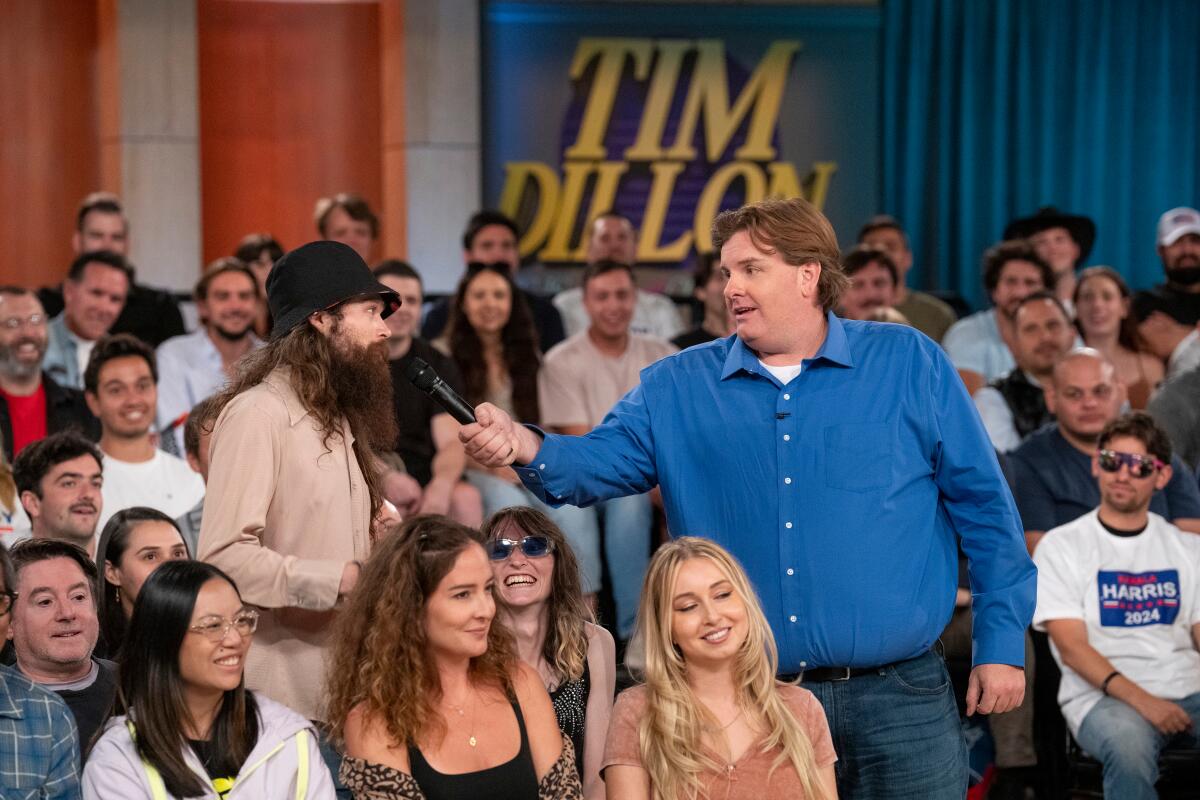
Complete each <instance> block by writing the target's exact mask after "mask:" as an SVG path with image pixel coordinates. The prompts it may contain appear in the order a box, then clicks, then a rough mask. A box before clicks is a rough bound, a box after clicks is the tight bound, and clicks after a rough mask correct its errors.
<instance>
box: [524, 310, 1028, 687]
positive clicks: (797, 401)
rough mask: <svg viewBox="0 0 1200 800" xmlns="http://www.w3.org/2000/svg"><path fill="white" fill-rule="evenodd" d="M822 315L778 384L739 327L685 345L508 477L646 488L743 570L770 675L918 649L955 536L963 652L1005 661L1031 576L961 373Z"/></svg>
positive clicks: (930, 628) (881, 328)
mask: <svg viewBox="0 0 1200 800" xmlns="http://www.w3.org/2000/svg"><path fill="white" fill-rule="evenodd" d="M827 320H828V325H829V330H828V334H827V336H826V338H825V341H824V343H823V344H822V346H821V348H820V350H819V351H818V352H817V354H816V355H815V356H814V357H813V358H811V359H807V360H805V361H804V362H803V364H802V371H801V372H800V374H799V375H797V376H796V377H794V378H793V379H792V380H791V381H789V382H788V384H787V385H786V386H784V385H781V384H780V383H779V381H778V380H777V379H776V378H775V377H774V376H773V375H771V374H770V373H769V372H768V371H767V370H766V369H764V368H763V366H762V365H761V364H760V363H759V360H758V358H757V357H756V356H755V354H754V353H753V352H752V351H751V350H750V349H749V348H747V347H746V346H745V344H743V343H742V342H741V341H740V340H739V339H738V338H737V337H736V336H731V337H729V338H726V339H718V340H716V341H714V342H710V343H708V344H703V345H699V346H697V347H693V348H690V349H688V350H685V351H683V352H682V353H677V354H675V355H672V356H668V357H667V358H664V359H662V360H661V361H659V362H657V363H655V364H653V365H651V366H650V367H647V368H646V369H645V370H643V371H642V373H641V381H642V382H641V384H640V385H639V386H638V387H636V388H635V389H633V390H632V391H631V392H630V393H629V394H627V395H626V396H625V397H624V398H623V399H622V400H621V401H620V402H619V403H618V404H617V405H616V406H615V407H614V408H613V410H612V412H611V413H610V414H609V415H608V416H607V417H606V418H605V420H604V422H603V423H602V424H601V425H600V426H598V427H597V428H596V429H594V430H593V431H592V432H591V433H589V434H587V435H586V436H582V437H568V436H557V435H547V436H546V438H545V441H544V443H543V445H542V447H541V449H540V450H539V452H538V454H537V457H536V458H535V459H534V460H533V462H531V463H530V464H529V465H528V466H526V467H521V468H519V469H518V470H517V471H518V474H520V476H521V479H522V481H523V482H524V483H525V485H526V486H527V487H528V488H529V489H530V490H531V491H532V492H534V494H536V495H538V496H539V497H541V498H543V499H545V500H546V501H547V502H550V503H563V502H566V503H572V504H574V505H580V506H584V505H591V504H592V503H596V502H598V501H600V500H604V499H608V498H611V497H619V496H622V495H627V494H636V493H640V492H645V491H647V490H648V489H650V488H652V487H653V486H654V485H655V484H659V485H661V487H662V493H663V500H664V502H665V506H666V512H667V520H668V524H669V526H670V529H671V532H672V533H673V534H675V535H691V536H704V537H708V538H710V539H713V540H715V541H716V542H718V543H719V544H721V545H723V546H725V547H726V548H727V549H729V550H730V551H731V552H733V553H734V555H736V556H737V557H738V559H739V560H740V561H741V563H742V564H743V565H744V566H745V568H746V571H747V572H748V573H749V575H750V578H751V580H752V581H753V583H754V586H755V588H756V589H757V591H758V594H759V597H760V599H761V600H762V604H763V608H764V611H765V612H766V615H767V619H768V621H769V622H770V623H771V627H772V629H773V631H774V634H775V639H776V642H777V643H778V645H779V651H780V669H781V671H783V672H798V671H800V670H801V669H803V668H806V667H807V668H813V667H820V666H850V667H871V666H878V665H882V664H887V663H891V662H894V661H899V660H903V659H907V658H912V657H915V656H917V655H920V654H921V653H923V652H925V651H927V650H928V649H929V648H930V647H931V646H932V645H933V644H934V642H935V641H936V640H937V637H938V636H939V634H940V633H941V631H942V629H943V628H944V627H945V625H946V623H947V622H948V621H949V619H950V615H951V613H952V611H953V607H954V596H955V590H956V587H957V577H958V568H957V543H958V540H959V539H961V542H962V548H963V550H964V552H965V553H966V555H967V559H968V563H969V570H970V576H971V588H972V593H973V597H974V619H975V624H974V639H975V663H976V664H984V663H1001V664H1012V665H1016V666H1020V665H1021V664H1023V662H1024V652H1025V648H1024V634H1025V629H1026V627H1028V625H1029V623H1030V620H1031V619H1032V616H1033V606H1034V601H1035V596H1036V569H1035V568H1034V566H1033V562H1032V560H1031V559H1030V558H1029V556H1028V554H1027V553H1026V551H1025V544H1024V539H1023V536H1022V529H1021V523H1020V520H1019V518H1018V516H1017V512H1016V508H1015V506H1014V504H1013V499H1012V495H1011V494H1010V492H1009V489H1008V486H1007V484H1006V483H1005V481H1004V478H1003V477H1002V475H1001V473H1000V467H999V465H998V463H997V460H996V455H995V451H994V450H993V449H992V447H991V445H990V443H989V442H988V438H987V433H986V432H985V431H984V428H983V425H982V423H981V422H980V420H979V415H978V413H976V411H975V407H974V406H973V405H972V403H971V399H970V397H969V396H968V395H967V392H966V390H965V388H964V387H963V384H962V381H961V380H960V379H959V377H958V375H957V374H956V372H955V370H954V367H953V366H952V365H951V364H950V361H949V360H948V359H947V358H946V356H945V354H944V353H943V352H942V351H941V349H940V348H939V347H938V346H937V345H936V344H935V343H934V342H933V341H932V340H930V339H929V338H927V337H926V336H924V335H923V334H921V333H919V332H918V331H916V330H915V329H912V328H908V327H905V326H900V325H890V324H884V323H871V322H846V321H842V320H839V319H838V318H836V317H835V316H833V315H832V314H829V315H828V316H827Z"/></svg>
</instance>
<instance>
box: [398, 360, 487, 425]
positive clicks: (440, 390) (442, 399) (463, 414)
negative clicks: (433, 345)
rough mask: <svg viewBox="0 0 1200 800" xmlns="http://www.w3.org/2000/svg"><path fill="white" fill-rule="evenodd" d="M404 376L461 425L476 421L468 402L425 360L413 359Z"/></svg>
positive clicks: (473, 411)
mask: <svg viewBox="0 0 1200 800" xmlns="http://www.w3.org/2000/svg"><path fill="white" fill-rule="evenodd" d="M404 375H405V377H407V378H408V379H409V380H410V381H412V384H413V386H416V387H417V388H418V389H420V390H421V391H422V392H424V393H425V394H427V395H429V396H430V397H432V398H433V399H434V400H435V401H436V402H437V404H438V405H439V406H441V407H442V408H444V409H446V412H447V413H449V414H450V416H452V417H454V418H455V419H456V420H458V422H459V424H460V425H470V424H471V423H472V422H474V421H475V410H474V409H473V408H471V407H470V406H469V405H467V401H466V400H463V399H462V398H461V397H459V395H458V392H456V391H454V390H453V389H451V388H450V384H448V383H446V382H445V381H444V380H442V379H441V377H439V376H438V374H437V373H436V372H434V371H433V367H431V366H429V365H428V364H426V363H425V360H424V359H421V358H413V360H412V361H411V362H410V363H409V365H408V368H407V369H405V370H404Z"/></svg>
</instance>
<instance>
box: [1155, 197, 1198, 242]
mask: <svg viewBox="0 0 1200 800" xmlns="http://www.w3.org/2000/svg"><path fill="white" fill-rule="evenodd" d="M1188 233H1195V234H1200V211H1197V210H1196V209H1194V208H1188V207H1187V206H1180V207H1179V208H1172V209H1171V210H1170V211H1168V212H1167V213H1165V214H1163V215H1162V216H1161V217H1159V218H1158V243H1159V244H1160V245H1162V246H1163V247H1170V246H1171V245H1173V244H1175V243H1176V242H1177V241H1179V239H1180V237H1181V236H1183V235H1185V234H1188Z"/></svg>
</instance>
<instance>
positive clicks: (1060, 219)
mask: <svg viewBox="0 0 1200 800" xmlns="http://www.w3.org/2000/svg"><path fill="white" fill-rule="evenodd" d="M1048 228H1066V229H1067V233H1069V234H1071V238H1072V239H1074V240H1075V244H1077V245H1079V261H1080V262H1081V263H1082V262H1083V260H1084V259H1085V258H1087V257H1088V253H1090V252H1092V245H1093V244H1095V242H1096V223H1094V222H1092V221H1091V220H1090V219H1089V218H1087V217H1080V216H1076V215H1074V214H1066V213H1064V212H1062V211H1059V210H1058V209H1057V208H1055V207H1054V206H1045V207H1043V208H1039V209H1038V212H1037V213H1036V214H1034V215H1033V216H1032V217H1023V218H1022V219H1014V220H1013V221H1012V222H1010V223H1008V227H1007V228H1005V229H1004V238H1005V239H1028V238H1029V237H1030V236H1033V235H1034V234H1036V233H1041V232H1042V231H1044V230H1047V229H1048Z"/></svg>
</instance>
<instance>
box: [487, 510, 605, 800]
mask: <svg viewBox="0 0 1200 800" xmlns="http://www.w3.org/2000/svg"><path fill="white" fill-rule="evenodd" d="M482 530H483V534H484V536H485V538H486V541H487V551H488V557H489V558H490V559H491V562H492V574H493V576H494V577H495V581H496V583H495V586H496V593H497V595H498V596H499V598H500V600H501V604H500V608H499V609H498V612H499V614H500V616H501V618H502V620H503V621H504V623H505V626H506V627H508V629H509V630H511V631H512V632H513V634H514V635H515V636H516V640H517V653H518V655H520V657H521V659H522V660H523V661H524V662H525V663H527V664H529V665H530V666H532V667H533V668H534V669H536V670H537V673H538V675H539V676H540V677H541V679H542V682H543V683H544V684H545V686H546V690H547V691H549V692H550V699H551V700H552V701H553V704H554V714H555V716H556V717H557V718H558V727H559V729H560V730H561V731H562V732H563V733H564V734H565V735H566V736H568V737H570V738H571V741H572V743H573V744H574V746H575V752H576V753H577V754H578V755H577V758H576V760H575V764H576V767H577V768H578V770H579V777H580V779H581V780H582V781H583V791H584V797H585V798H586V800H601V798H603V797H604V783H603V782H602V781H601V780H600V761H601V759H602V758H603V755H604V738H605V736H606V734H607V732H608V722H609V717H610V716H611V715H612V704H613V693H614V691H615V684H616V645H615V644H614V642H613V637H612V634H610V633H609V632H608V631H606V630H605V629H604V628H601V627H600V626H598V625H596V624H595V617H594V615H593V613H592V611H591V609H590V608H589V607H588V606H587V604H586V603H585V602H584V600H583V590H582V586H581V583H580V577H579V562H578V561H577V560H576V559H575V554H574V553H573V552H572V550H571V546H570V545H569V544H567V540H566V537H565V536H563V533H562V531H561V530H559V528H558V526H557V525H555V524H554V523H553V522H551V521H550V519H549V517H547V516H546V515H545V514H543V513H542V512H540V511H538V510H537V509H533V508H528V507H521V506H514V507H511V508H505V509H501V510H500V511H497V512H496V513H495V514H493V515H492V516H491V517H489V518H488V520H487V521H486V522H485V523H484V524H483V529H482Z"/></svg>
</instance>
